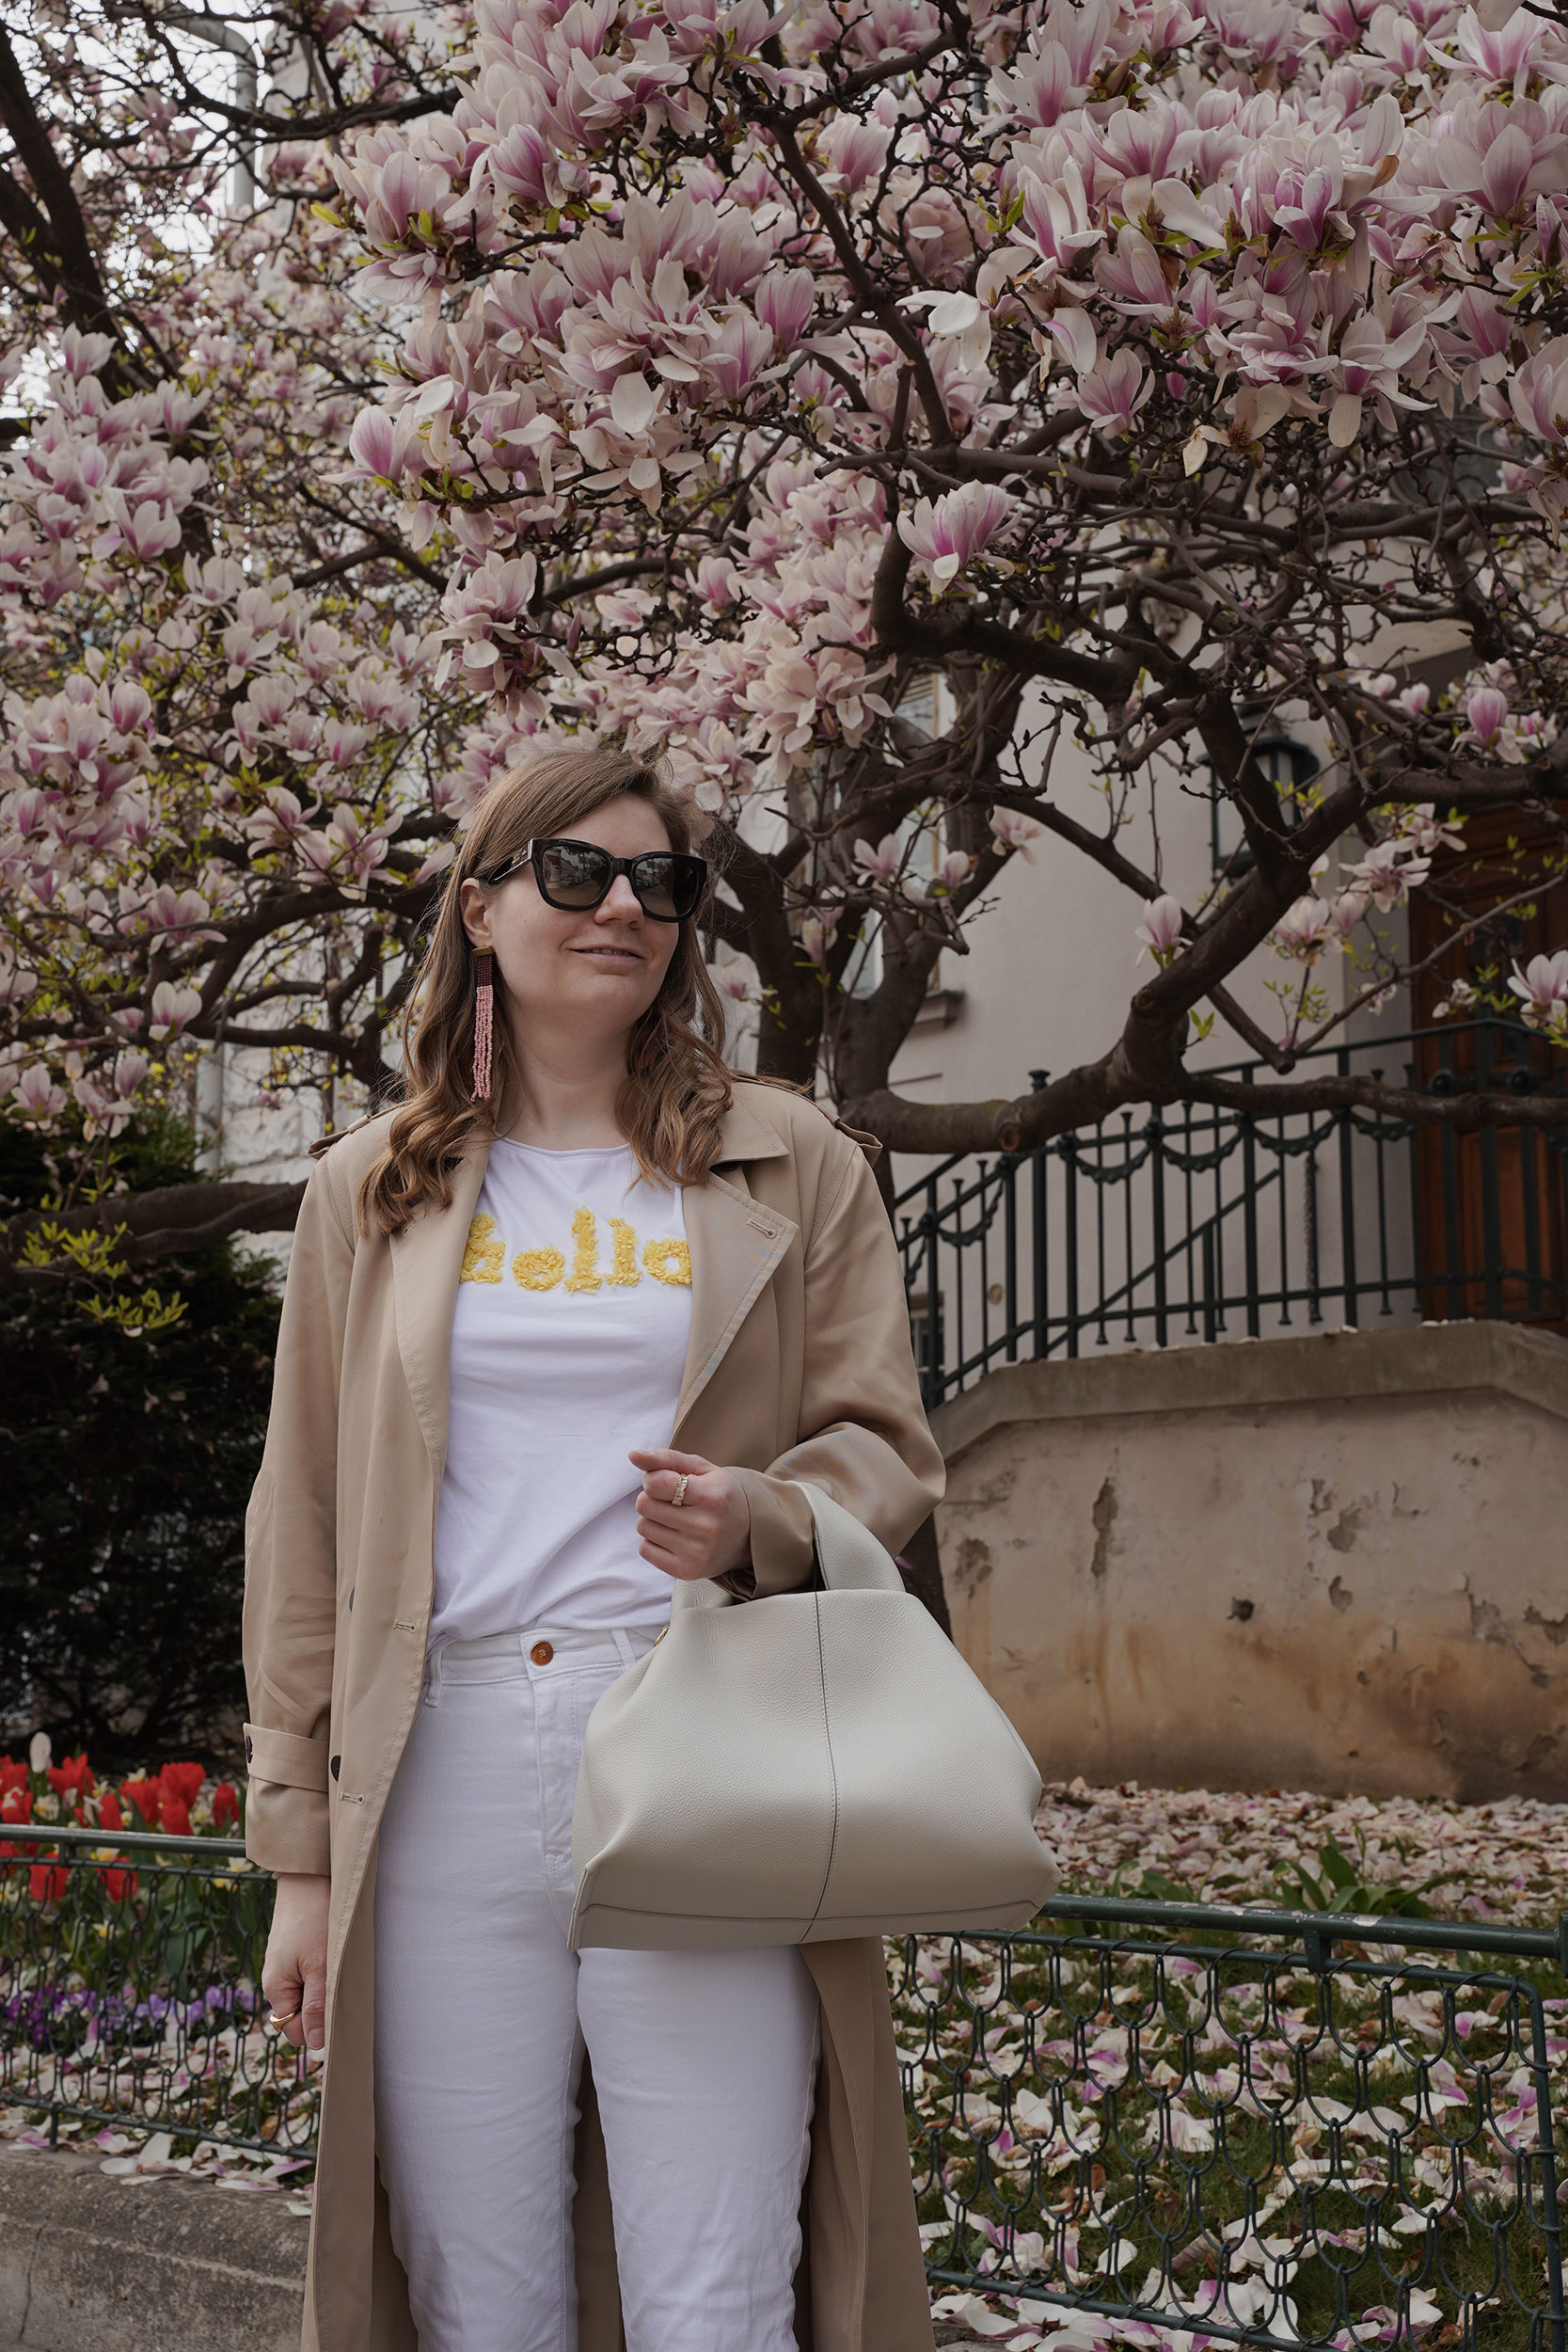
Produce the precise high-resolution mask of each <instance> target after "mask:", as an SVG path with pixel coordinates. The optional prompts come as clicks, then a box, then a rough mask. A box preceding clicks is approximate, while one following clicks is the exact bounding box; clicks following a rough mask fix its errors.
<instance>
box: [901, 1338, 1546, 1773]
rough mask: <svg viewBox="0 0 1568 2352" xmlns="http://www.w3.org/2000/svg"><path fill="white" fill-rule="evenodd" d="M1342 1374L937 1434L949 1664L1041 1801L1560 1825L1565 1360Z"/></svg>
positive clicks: (1107, 1386) (1195, 1382) (1392, 1345)
mask: <svg viewBox="0 0 1568 2352" xmlns="http://www.w3.org/2000/svg"><path fill="white" fill-rule="evenodd" d="M1466 1331H1467V1332H1469V1333H1471V1334H1477V1333H1481V1334H1484V1333H1497V1332H1501V1333H1502V1334H1503V1338H1502V1339H1501V1340H1499V1341H1498V1342H1497V1345H1496V1347H1494V1348H1493V1349H1492V1354H1493V1355H1494V1356H1497V1351H1498V1350H1499V1349H1500V1350H1502V1352H1503V1353H1504V1354H1506V1353H1507V1349H1508V1346H1509V1345H1510V1344H1511V1343H1512V1342H1513V1340H1514V1339H1517V1341H1518V1342H1519V1343H1520V1346H1521V1347H1522V1348H1523V1349H1524V1351H1525V1354H1524V1357H1523V1358H1522V1359H1521V1360H1523V1361H1525V1362H1526V1367H1527V1371H1528V1372H1529V1373H1530V1374H1531V1375H1532V1377H1530V1378H1526V1379H1524V1380H1523V1381H1522V1382H1521V1381H1518V1380H1515V1381H1514V1382H1513V1386H1512V1388H1511V1387H1510V1386H1508V1385H1507V1383H1506V1368H1505V1372H1504V1374H1503V1375H1499V1374H1498V1372H1497V1364H1496V1363H1490V1362H1488V1361H1487V1360H1485V1359H1486V1354H1487V1344H1488V1343H1484V1342H1482V1343H1479V1344H1476V1343H1470V1344H1468V1345H1467V1344H1466V1343H1464V1342H1463V1341H1458V1342H1457V1343H1455V1342H1450V1340H1449V1338H1448V1336H1447V1335H1448V1334H1449V1333H1452V1334H1454V1335H1456V1340H1457V1335H1459V1334H1462V1333H1464V1332H1466ZM1331 1345H1332V1343H1330V1342H1329V1341H1327V1340H1324V1339H1316V1340H1307V1341H1287V1342H1269V1343H1262V1345H1261V1346H1255V1347H1252V1348H1250V1349H1247V1350H1245V1351H1243V1350H1242V1349H1236V1348H1218V1349H1212V1350H1204V1351H1196V1350H1193V1351H1182V1352H1180V1353H1173V1354H1171V1355H1170V1356H1167V1357H1166V1358H1164V1359H1159V1360H1151V1359H1148V1358H1145V1359H1143V1361H1142V1363H1141V1364H1140V1365H1138V1366H1135V1367H1133V1369H1132V1374H1131V1375H1128V1374H1127V1373H1126V1370H1125V1364H1124V1369H1123V1372H1122V1373H1121V1374H1120V1375H1118V1374H1117V1372H1116V1370H1115V1368H1114V1367H1113V1366H1112V1365H1110V1364H1108V1363H1101V1364H1097V1365H1080V1366H1068V1365H1037V1366H1028V1367H1021V1368H1020V1374H1019V1375H1014V1374H1006V1375H1000V1380H999V1384H998V1385H1000V1383H1003V1382H1011V1383H1012V1384H1013V1386H1012V1389H1011V1391H1009V1396H1010V1398H1011V1402H1007V1401H1006V1400H1005V1401H1004V1402H1003V1403H1002V1404H1001V1406H998V1407H996V1408H995V1409H993V1410H992V1412H991V1413H990V1415H989V1416H988V1413H987V1411H986V1409H985V1406H984V1403H983V1400H982V1399H981V1397H980V1394H979V1392H978V1391H975V1392H972V1394H971V1396H970V1397H968V1398H965V1399H962V1400H960V1401H959V1405H958V1406H947V1407H944V1408H943V1409H942V1412H939V1413H938V1414H937V1415H936V1416H935V1418H934V1425H935V1426H936V1428H937V1432H938V1436H939V1438H942V1440H943V1443H944V1450H945V1451H946V1452H947V1453H948V1455H949V1471H948V1475H949V1485H948V1492H947V1499H946V1501H945V1502H944V1503H943V1505H942V1508H941V1510H940V1512H939V1514H938V1534H939V1539H940V1543H941V1550H942V1574H943V1582H944V1584H945V1587H946V1594H947V1602H948V1608H949V1611H950V1613H951V1616H952V1621H953V1632H954V1638H955V1640H956V1641H957V1643H958V1646H959V1648H960V1649H961V1650H962V1652H963V1654H964V1656H965V1657H966V1658H967V1659H968V1660H969V1661H970V1663H971V1664H972V1665H973V1666H974V1668H975V1670H976V1672H977V1673H978V1674H979V1675H980V1676H981V1677H982V1679H983V1680H984V1681H985V1682H986V1683H987V1685H988V1687H989V1688H990V1690H991V1691H992V1692H993V1693H994V1694H995V1695H996V1697H997V1698H998V1699H1000V1700H1001V1702H1002V1704H1003V1705H1004V1706H1005V1707H1006V1709H1007V1711H1008V1713H1009V1715H1010V1716H1011V1717H1012V1720H1013V1721H1014V1723H1015V1724H1017V1725H1018V1728H1019V1730H1020V1731H1021V1732H1022V1735H1023V1737H1024V1739H1025V1740H1027V1741H1028V1743H1029V1745H1030V1748H1031V1749H1032V1751H1033V1752H1034V1754H1035V1756H1036V1758H1037V1761H1038V1763H1039V1765H1040V1768H1041V1771H1042V1772H1044V1773H1045V1774H1046V1775H1047V1776H1048V1777H1051V1778H1063V1777H1070V1776H1071V1775H1072V1774H1074V1773H1078V1772H1082V1773H1083V1774H1084V1775H1085V1778H1086V1779H1088V1780H1089V1781H1091V1782H1101V1783H1104V1782H1112V1781H1119V1780H1126V1779H1137V1780H1141V1781H1144V1782H1147V1783H1152V1784H1164V1785H1167V1786H1172V1785H1174V1786H1182V1787H1196V1786H1207V1787H1210V1788H1272V1787H1283V1788H1318V1789H1324V1790H1331V1791H1340V1790H1363V1791H1366V1792H1368V1793H1370V1794H1373V1795H1391V1794H1408V1795H1419V1796H1426V1795H1443V1796H1451V1797H1454V1798H1458V1799H1461V1800H1465V1801H1477V1800H1488V1799H1493V1798H1497V1797H1499V1796H1505V1795H1509V1794H1513V1793H1517V1794H1521V1795H1529V1796H1536V1797H1545V1798H1551V1799H1565V1798H1568V1540H1565V1528H1568V1409H1560V1407H1562V1408H1568V1343H1563V1342H1561V1341H1559V1340H1547V1339H1543V1337H1542V1336H1541V1335H1538V1334H1534V1333H1519V1334H1512V1333H1510V1332H1508V1330H1507V1327H1499V1326H1484V1325H1475V1326H1450V1327H1440V1328H1433V1329H1431V1330H1424V1331H1419V1332H1410V1333H1404V1334H1399V1335H1394V1334H1386V1335H1378V1336H1376V1337H1374V1336H1372V1335H1365V1336H1363V1337H1361V1338H1359V1339H1351V1338H1349V1337H1342V1338H1341V1339H1340V1340H1339V1352H1338V1357H1337V1358H1325V1356H1324V1355H1323V1350H1324V1349H1325V1348H1330V1347H1331ZM1379 1349H1382V1350H1384V1351H1389V1350H1393V1351H1395V1354H1394V1355H1392V1356H1391V1355H1389V1354H1388V1353H1387V1352H1385V1354H1384V1356H1383V1357H1382V1358H1381V1359H1380V1358H1378V1357H1377V1356H1376V1354H1375V1351H1377V1350H1379ZM1543 1349H1545V1350H1547V1351H1550V1350H1556V1351H1558V1356H1557V1358H1556V1359H1553V1358H1552V1357H1551V1356H1550V1354H1549V1353H1548V1354H1546V1355H1543V1353H1542V1350H1543ZM1314 1350H1316V1351H1318V1353H1317V1354H1316V1355H1314V1354H1313V1353H1312V1351H1314ZM1401 1350H1402V1354H1401V1353H1400V1351H1401ZM1369 1351H1373V1353H1369ZM1292 1352H1293V1353H1292ZM1200 1353H1201V1354H1202V1355H1203V1356H1204V1357H1205V1358H1207V1359H1209V1360H1208V1362H1206V1363H1205V1364H1204V1366H1203V1367H1202V1369H1201V1375H1200V1374H1199V1371H1198V1368H1197V1367H1196V1363H1195V1359H1196V1358H1197V1356H1198V1355H1199V1354H1200ZM1216 1358H1226V1359H1229V1362H1228V1364H1216V1363H1215V1362H1214V1360H1213V1359H1216ZM1352 1358H1354V1362H1353V1361H1352V1360H1351V1359H1352ZM1445 1358H1446V1359H1448V1361H1447V1365H1446V1368H1445V1363H1444V1360H1443V1359H1445ZM1412 1366H1414V1367H1415V1375H1416V1376H1415V1379H1414V1385H1411V1383H1410V1381H1409V1380H1407V1381H1406V1383H1405V1385H1404V1386H1403V1387H1402V1385H1401V1378H1400V1374H1401V1369H1402V1367H1403V1369H1404V1370H1405V1372H1406V1373H1409V1371H1410V1368H1411V1367H1412ZM1543 1366H1544V1373H1545V1375H1555V1376H1556V1380H1557V1383H1558V1386H1560V1389H1561V1395H1560V1397H1559V1395H1558V1390H1557V1387H1555V1386H1554V1381H1553V1378H1552V1377H1544V1378H1536V1377H1533V1375H1535V1374H1539V1373H1541V1371H1542V1367H1543ZM1369 1367H1370V1370H1369ZM1339 1368H1342V1369H1344V1370H1345V1372H1346V1373H1347V1375H1348V1377H1347V1380H1346V1382H1345V1383H1344V1387H1345V1391H1346V1392H1344V1393H1323V1392H1322V1391H1323V1390H1324V1389H1325V1388H1326V1389H1328V1390H1329V1391H1333V1390H1335V1389H1336V1388H1337V1387H1338V1385H1339V1384H1338V1383H1337V1382H1336V1380H1335V1378H1334V1376H1333V1375H1334V1372H1335V1370H1337V1369H1339ZM1445 1369H1446V1372H1447V1375H1451V1376H1452V1377H1453V1378H1454V1379H1455V1382H1456V1385H1455V1386H1453V1387H1451V1388H1444V1387H1443V1386H1441V1385H1440V1384H1441V1382H1442V1380H1443V1378H1444V1377H1445ZM1325 1373H1326V1374H1327V1375H1328V1376H1327V1377H1326V1378H1325V1376H1324V1375H1325ZM1297 1374H1299V1375H1301V1376H1299V1377H1298V1376H1295V1375H1297ZM1021 1375H1022V1376H1021ZM1053 1375H1061V1377H1060V1378H1058V1379H1056V1380H1055V1382H1054V1385H1053ZM1098 1375H1108V1376H1107V1377H1106V1378H1105V1379H1098ZM1097 1380H1098V1391H1099V1396H1098V1400H1097V1395H1096V1393H1095V1391H1096V1389H1097ZM1434 1380H1435V1381H1436V1382H1437V1383H1438V1384H1439V1385H1436V1386H1433V1381H1434ZM1460 1382H1464V1383H1465V1385H1459V1383H1460ZM1064 1384H1065V1386H1064ZM1521 1386H1522V1387H1523V1388H1524V1389H1525V1390H1527V1391H1532V1393H1530V1394H1521V1393H1519V1392H1518V1391H1519V1389H1520V1388H1521ZM1162 1389H1163V1393H1162ZM1249 1390H1251V1391H1254V1392H1253V1393H1251V1394H1248V1393H1247V1391H1249ZM1292 1390H1294V1391H1297V1392H1295V1393H1292V1392H1291V1391H1292ZM1118 1391H1119V1392H1120V1393H1119V1396H1118ZM1129 1391H1135V1393H1132V1394H1129V1393H1128V1392H1129ZM1314 1391H1316V1392H1314ZM1369 1391H1370V1392H1369ZM1025 1399H1027V1400H1029V1401H1030V1402H1031V1403H1032V1404H1033V1406H1034V1407H1035V1408H1036V1409H1035V1410H1033V1411H1032V1412H1029V1413H1027V1414H1026V1413H1025V1412H1024V1411H1023V1410H1022V1409H1021V1406H1022V1402H1023V1401H1024V1400H1025ZM1097 1401H1101V1402H1102V1403H1104V1404H1105V1405H1106V1406H1111V1407H1113V1409H1102V1410H1093V1409H1085V1407H1086V1406H1093V1405H1094V1404H1095V1403H1096V1402H1097ZM1118 1401H1119V1402H1120V1404H1121V1405H1122V1406H1123V1409H1114V1407H1115V1406H1116V1405H1117V1402H1118ZM1129 1405H1130V1406H1131V1409H1128V1408H1127V1407H1128V1406H1129ZM988 1420H989V1422H990V1425H987V1424H988Z"/></svg>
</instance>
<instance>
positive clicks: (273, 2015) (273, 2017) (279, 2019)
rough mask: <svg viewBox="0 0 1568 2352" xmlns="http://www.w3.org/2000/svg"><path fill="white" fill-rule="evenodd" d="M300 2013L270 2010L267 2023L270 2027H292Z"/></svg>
mask: <svg viewBox="0 0 1568 2352" xmlns="http://www.w3.org/2000/svg"><path fill="white" fill-rule="evenodd" d="M299 2013H300V2012H299V2010H297V2009H284V2010H277V2009H269V2010H268V2011H267V2023H268V2025H269V2026H292V2025H293V2022H294V2019H295V2018H296V2017H297V2016H298V2015H299Z"/></svg>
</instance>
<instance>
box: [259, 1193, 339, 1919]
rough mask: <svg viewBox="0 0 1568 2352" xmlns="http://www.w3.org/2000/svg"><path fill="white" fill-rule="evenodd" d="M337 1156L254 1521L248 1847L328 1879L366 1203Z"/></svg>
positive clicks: (317, 1220)
mask: <svg viewBox="0 0 1568 2352" xmlns="http://www.w3.org/2000/svg"><path fill="white" fill-rule="evenodd" d="M342 1195H343V1184H342V1181H341V1175H340V1171H339V1170H337V1169H335V1168H334V1167H333V1164H332V1160H331V1158H330V1157H328V1158H326V1159H324V1160H322V1161H321V1162H320V1163H319V1164H318V1166H317V1168H315V1170H314V1172H313V1173H312V1175H311V1178H310V1181H309V1184H308V1185H307V1186H306V1189H305V1198H304V1200H302V1201H301V1203H300V1210H299V1222H298V1224H297V1225H296V1227H295V1229H294V1240H293V1251H292V1252H291V1255H290V1258H289V1274H288V1280H287V1281H286V1283H285V1285H284V1290H283V1316H282V1322H281V1325H280V1327H279V1329H278V1334H277V1366H276V1369H275V1371H274V1374H273V1391H272V1410H271V1413H270V1415H269V1416H268V1421H267V1441H266V1446H265V1449H264V1451H263V1453H262V1456H261V1474H260V1476H259V1477H258V1478H257V1481H256V1486H255V1488H254V1490H253V1492H252V1494H251V1498H250V1507H249V1510H248V1511H247V1512H246V1514H245V1687H246V1692H247V1694H248V1702H249V1708H250V1715H251V1721H250V1722H249V1723H247V1724H246V1725H245V1762H246V1766H247V1768H248V1772H249V1792H248V1796H247V1799H246V1804H245V1851H246V1853H247V1854H248V1855H249V1856H250V1859H251V1860H252V1861H253V1862H255V1863H258V1864H259V1865H260V1866H261V1868H262V1869H264V1870H300V1871H308V1872H310V1873H312V1874H315V1875H319V1876H323V1877H325V1876H326V1875H328V1874H329V1870H330V1863H329V1858H328V1846H327V1818H328V1803H327V1753H326V1751H327V1723H328V1716H329V1713H330V1708H331V1703H332V1659H333V1650H334V1646H335V1643H336V1627H337V1549H338V1546H337V1486H338V1475H337V1472H338V1393H339V1383H340V1379H341V1371H342V1359H343V1328H344V1322H345V1317H346V1311H347V1306H348V1293H349V1279H350V1276H351V1273H352V1271H353V1266H354V1246H355V1234H354V1218H353V1209H352V1204H351V1203H350V1202H349V1201H348V1200H346V1199H345V1198H343V1197H342Z"/></svg>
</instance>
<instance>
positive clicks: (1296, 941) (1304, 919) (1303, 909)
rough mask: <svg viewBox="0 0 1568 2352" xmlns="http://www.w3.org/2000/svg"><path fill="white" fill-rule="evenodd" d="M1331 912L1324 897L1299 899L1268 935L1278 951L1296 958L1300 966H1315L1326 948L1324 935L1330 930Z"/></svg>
mask: <svg viewBox="0 0 1568 2352" xmlns="http://www.w3.org/2000/svg"><path fill="white" fill-rule="evenodd" d="M1329 921H1330V911H1329V908H1328V905H1327V902H1326V901H1325V900H1324V899H1323V898H1310V897H1309V898H1298V899H1297V900H1296V902H1295V904H1294V906H1292V907H1288V908H1287V909H1286V911H1285V913H1284V914H1282V915H1281V916H1280V918H1279V920H1278V922H1277V923H1276V924H1275V927H1274V930H1272V931H1271V932H1270V934H1269V936H1270V938H1271V940H1272V941H1273V942H1274V946H1275V953H1276V954H1278V955H1282V956H1293V957H1294V958H1295V960H1296V961H1297V962H1298V963H1305V964H1308V965H1310V964H1314V963H1316V962H1317V961H1318V958H1319V957H1320V956H1321V955H1322V953H1323V934H1324V932H1325V931H1326V930H1328V927H1329Z"/></svg>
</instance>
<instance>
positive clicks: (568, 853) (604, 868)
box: [540, 841, 610, 907]
mask: <svg viewBox="0 0 1568 2352" xmlns="http://www.w3.org/2000/svg"><path fill="white" fill-rule="evenodd" d="M540 862H541V864H542V865H543V867H544V874H543V878H542V879H543V881H544V885H545V891H546V896H547V897H548V898H549V900H550V903H551V904H552V906H558V907H592V906H597V904H598V902H599V900H600V899H601V898H603V897H604V895H605V884H606V882H608V880H609V878H610V856H609V853H608V851H606V850H596V849H594V847H593V845H592V843H590V842H586V841H552V842H551V843H550V844H549V846H548V847H547V848H546V849H545V850H542V851H541V852H540Z"/></svg>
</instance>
